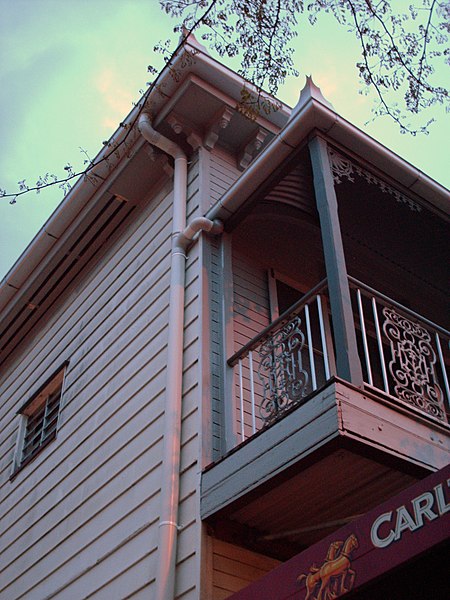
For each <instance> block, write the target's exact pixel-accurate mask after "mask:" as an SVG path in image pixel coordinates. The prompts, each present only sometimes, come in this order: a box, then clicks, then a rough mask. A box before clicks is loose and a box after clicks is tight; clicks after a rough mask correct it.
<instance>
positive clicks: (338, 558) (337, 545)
mask: <svg viewBox="0 0 450 600" xmlns="http://www.w3.org/2000/svg"><path fill="white" fill-rule="evenodd" d="M358 546H359V543H358V538H357V537H356V536H355V535H354V534H353V533H352V534H351V535H349V537H348V538H347V539H346V540H345V542H333V543H332V544H330V547H329V548H328V552H327V556H326V558H325V561H324V563H323V564H322V566H321V567H316V566H315V565H312V566H311V567H310V568H309V573H307V574H304V573H302V574H301V575H299V576H298V577H297V582H300V581H302V580H303V579H306V591H307V593H306V596H305V600H334V598H337V597H338V596H340V595H341V594H344V593H346V592H349V591H350V590H351V589H352V587H353V583H354V581H355V571H353V570H352V569H351V568H350V566H351V560H350V559H351V555H352V553H353V551H354V550H356V548H358Z"/></svg>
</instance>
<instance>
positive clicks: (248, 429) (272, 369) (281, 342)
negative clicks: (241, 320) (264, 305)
mask: <svg viewBox="0 0 450 600" xmlns="http://www.w3.org/2000/svg"><path fill="white" fill-rule="evenodd" d="M327 303H328V301H327V295H326V281H323V282H321V283H320V284H319V285H318V286H316V287H315V288H314V289H312V290H311V291H310V292H309V293H308V294H306V295H305V296H304V297H303V298H302V299H301V300H300V301H299V302H297V303H296V304H294V306H293V307H292V308H291V309H289V311H287V312H285V313H284V314H282V315H281V316H280V317H279V318H278V319H277V320H276V321H274V322H273V323H272V324H271V325H270V326H268V327H266V328H265V329H264V330H263V331H261V333H260V334H259V335H257V336H256V337H255V338H253V340H251V341H250V342H249V343H248V344H246V345H245V346H244V347H243V348H242V349H241V350H240V351H239V352H237V353H236V354H234V355H233V356H232V357H231V358H230V359H229V361H228V364H229V365H230V366H231V367H234V370H235V377H234V386H235V397H236V399H237V406H236V409H237V436H238V439H240V441H244V440H245V439H247V438H248V437H251V436H252V435H254V434H255V433H256V432H257V431H258V430H259V429H261V428H262V427H264V426H265V425H269V424H270V423H272V422H273V421H275V420H276V419H277V418H278V417H280V416H281V415H282V414H283V413H285V412H286V410H288V409H289V408H290V407H291V406H293V405H295V404H298V403H301V402H302V401H303V400H304V399H305V398H306V397H307V396H308V395H309V394H311V393H312V392H313V391H315V390H316V389H317V388H318V387H320V386H321V385H322V384H323V383H324V382H325V381H326V380H327V379H329V377H330V364H333V360H332V357H330V352H332V343H331V333H330V327H329V323H328V309H327Z"/></svg>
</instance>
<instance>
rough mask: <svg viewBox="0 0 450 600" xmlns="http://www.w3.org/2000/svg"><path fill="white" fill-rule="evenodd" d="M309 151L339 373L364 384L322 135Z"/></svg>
mask: <svg viewBox="0 0 450 600" xmlns="http://www.w3.org/2000/svg"><path fill="white" fill-rule="evenodd" d="M309 152H310V156H311V162H312V169H313V175H314V191H315V194H316V203H317V210H318V212H319V218H320V228H321V233H322V244H323V250H324V257H325V267H326V271H327V278H328V290H329V294H330V305H331V314H332V316H333V331H334V339H335V345H336V369H337V375H338V376H339V377H342V378H343V379H345V380H347V381H350V382H351V383H353V384H354V385H357V386H359V387H362V385H363V376H362V369H361V363H360V360H359V355H358V347H357V343H356V332H355V326H354V322H353V311H352V305H351V299H350V288H349V285H348V276H347V268H346V265H345V257H344V247H343V244H342V236H341V229H340V224H339V216H338V206H337V198H336V192H335V189H334V181H333V174H332V172H331V166H330V161H329V158H328V151H327V143H326V141H325V140H324V139H322V138H320V137H318V136H316V137H314V138H313V139H312V140H311V141H310V142H309Z"/></svg>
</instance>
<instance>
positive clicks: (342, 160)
mask: <svg viewBox="0 0 450 600" xmlns="http://www.w3.org/2000/svg"><path fill="white" fill-rule="evenodd" d="M328 156H329V159H330V165H331V170H332V172H333V179H334V183H335V184H339V183H342V180H343V179H344V178H345V179H347V181H351V182H354V181H355V179H354V174H355V173H356V175H359V176H360V177H362V178H363V179H365V180H366V181H367V183H370V184H372V185H377V186H378V187H379V188H380V190H381V191H382V192H384V193H385V194H390V195H391V196H393V197H394V199H395V200H396V201H397V202H400V203H402V204H405V205H406V206H407V207H408V208H409V209H410V210H412V211H414V212H420V211H421V210H422V207H421V206H420V205H419V204H417V203H416V202H414V200H411V198H408V197H407V196H405V195H404V194H402V193H401V192H399V191H398V190H396V189H395V188H394V187H392V186H391V185H389V184H388V183H386V182H385V181H383V180H382V179H379V178H378V177H376V175H373V174H372V173H370V172H369V171H366V170H365V169H363V168H362V167H360V166H359V165H357V164H355V163H353V162H352V161H351V160H349V159H348V158H346V157H344V156H342V154H339V153H338V152H336V151H335V150H331V149H330V148H328Z"/></svg>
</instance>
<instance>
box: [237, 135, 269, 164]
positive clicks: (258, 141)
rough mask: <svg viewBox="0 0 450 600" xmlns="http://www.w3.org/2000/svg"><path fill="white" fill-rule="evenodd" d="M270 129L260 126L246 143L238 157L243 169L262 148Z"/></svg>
mask: <svg viewBox="0 0 450 600" xmlns="http://www.w3.org/2000/svg"><path fill="white" fill-rule="evenodd" d="M267 134H268V131H266V130H265V129H262V128H261V127H259V128H258V129H257V130H256V132H255V133H254V135H253V136H252V138H251V140H250V141H249V142H248V144H246V145H245V146H244V148H243V150H242V151H241V153H240V155H239V159H238V167H239V169H240V170H241V171H243V170H244V169H245V168H247V167H248V165H249V164H250V163H251V162H252V160H253V159H254V158H255V156H256V155H257V154H258V152H259V151H260V150H261V148H262V145H263V144H264V141H265V139H266V137H267Z"/></svg>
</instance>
